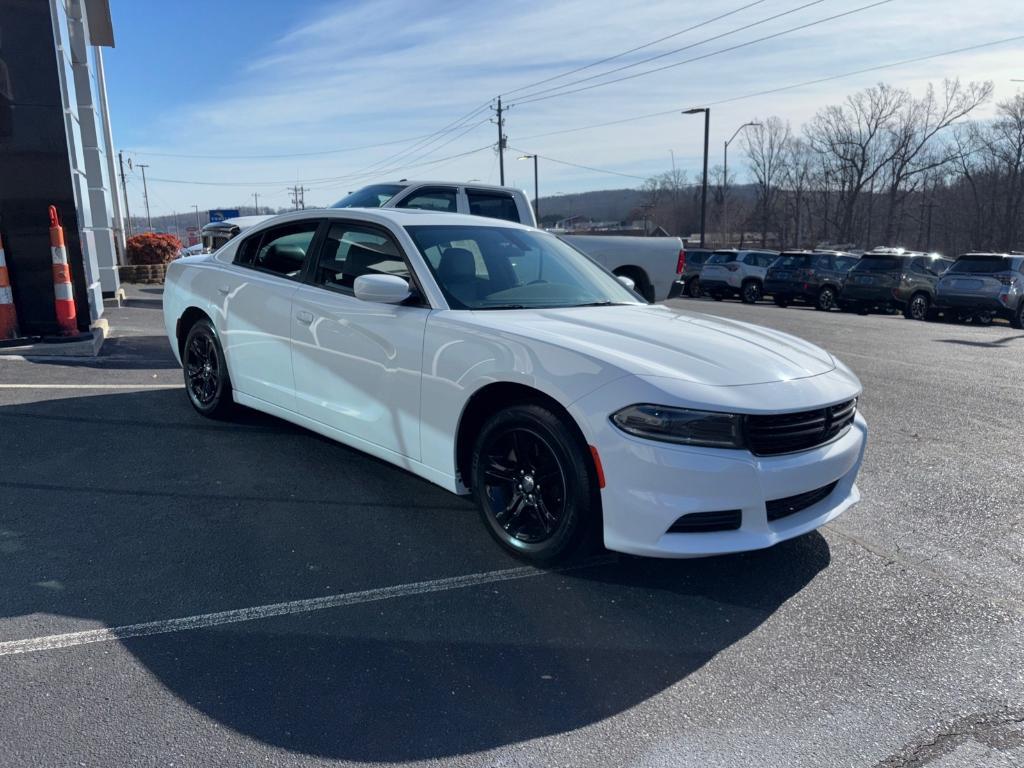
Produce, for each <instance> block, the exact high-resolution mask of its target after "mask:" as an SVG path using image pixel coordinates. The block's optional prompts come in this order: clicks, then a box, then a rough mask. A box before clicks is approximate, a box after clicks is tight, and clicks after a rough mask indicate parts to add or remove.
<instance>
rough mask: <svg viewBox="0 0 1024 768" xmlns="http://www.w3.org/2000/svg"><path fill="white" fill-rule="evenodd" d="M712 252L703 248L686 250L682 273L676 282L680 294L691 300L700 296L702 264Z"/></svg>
mask: <svg viewBox="0 0 1024 768" xmlns="http://www.w3.org/2000/svg"><path fill="white" fill-rule="evenodd" d="M712 253H714V251H712V250H709V249H705V248H687V249H686V262H685V264H684V265H683V273H682V274H681V275H680V276H679V279H678V280H677V281H676V282H677V283H679V287H680V291H679V292H680V293H683V294H686V295H687V296H689V297H690V298H691V299H696V298H698V297H699V296H700V291H701V289H700V273H701V270H703V269H704V263H705V262H706V261H707V260H708V257H710V256H711V254H712Z"/></svg>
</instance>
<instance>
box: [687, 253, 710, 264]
mask: <svg viewBox="0 0 1024 768" xmlns="http://www.w3.org/2000/svg"><path fill="white" fill-rule="evenodd" d="M707 260H708V254H707V253H701V252H698V253H690V252H689V251H687V252H686V263H687V264H690V265H692V266H695V267H699V266H700V265H701V264H703V263H704V262H705V261H707Z"/></svg>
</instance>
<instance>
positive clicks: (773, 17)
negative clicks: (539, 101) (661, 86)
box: [518, 0, 825, 104]
mask: <svg viewBox="0 0 1024 768" xmlns="http://www.w3.org/2000/svg"><path fill="white" fill-rule="evenodd" d="M823 2H825V0H810V2H807V3H804V4H803V5H798V6H797V7H796V8H791V9H789V10H788V11H782V12H780V13H776V14H773V15H771V16H766V17H765V18H763V19H758V20H757V21H752V22H750V23H749V24H744V25H743V26H741V27H735V28H734V29H730V30H728V31H726V32H721V33H719V34H717V35H713V36H712V37H706V38H704V39H703V40H697V41H695V42H692V43H689V44H687V45H684V46H682V47H681V48H674V49H672V50H671V51H665V52H664V53H659V54H657V55H656V56H649V57H647V58H646V59H641V60H640V61H635V62H633V63H632V64H624V65H622V66H621V67H616V68H615V69H609V70H607V71H606V72H599V73H598V74H596V75H590V76H589V77H583V78H580V79H579V80H573V81H572V82H569V83H562V85H556V86H553V87H551V88H544V89H543V90H540V91H534V92H533V93H528V94H526V95H525V96H522V97H520V98H521V101H519V102H518V103H520V104H525V103H527V101H526V100H533V98H534V97H535V96H540V95H541V94H545V93H551V92H552V91H557V90H560V89H562V88H568V87H570V86H573V85H578V84H579V83H586V82H589V81H591V80H597V79H598V78H601V77H607V76H608V75H614V74H615V73H616V72H622V71H624V70H627V69H633V68H634V67H639V66H641V65H642V64H649V63H650V62H652V61H657V60H658V59H664V58H665V57H666V56H672V55H674V54H677V53H682V52H683V51H688V50H690V49H691V48H696V47H697V46H699V45H704V44H705V43H711V42H714V41H715V40H721V39H722V38H723V37H729V36H730V35H735V34H736V33H738V32H743V31H745V30H748V29H751V28H753V27H758V26H760V25H762V24H767V23H768V22H769V21H775V20H776V19H781V18H782V17H783V16H789V15H791V14H794V13H797V12H798V11H802V10H804V9H805V8H809V7H810V6H812V5H820V4H821V3H823ZM654 71H657V70H654ZM612 82H615V81H612Z"/></svg>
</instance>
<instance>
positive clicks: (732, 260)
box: [700, 248, 779, 304]
mask: <svg viewBox="0 0 1024 768" xmlns="http://www.w3.org/2000/svg"><path fill="white" fill-rule="evenodd" d="M778 257H779V253H778V251H737V250H735V249H733V248H729V249H724V250H720V251H715V252H714V253H713V254H711V255H710V256H709V257H708V260H707V261H706V262H704V268H703V269H702V270H701V273H700V286H701V288H703V289H704V293H705V294H707V295H708V296H710V297H711V298H713V299H714V300H715V301H721V300H722V299H724V298H725V297H726V296H739V297H740V299H741V300H742V301H743V303H744V304H756V303H757V302H758V301H759V300H760V299H761V297H762V296H763V295H764V278H765V275H766V274H767V273H768V267H770V266H771V264H772V262H774V261H775V259H777V258H778Z"/></svg>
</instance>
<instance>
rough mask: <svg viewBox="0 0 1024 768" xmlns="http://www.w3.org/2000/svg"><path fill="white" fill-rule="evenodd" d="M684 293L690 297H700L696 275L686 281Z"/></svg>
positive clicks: (698, 280) (698, 281)
mask: <svg viewBox="0 0 1024 768" xmlns="http://www.w3.org/2000/svg"><path fill="white" fill-rule="evenodd" d="M686 295H687V296H689V297H690V298H691V299H699V298H700V279H699V278H696V277H694V278H691V279H690V282H688V283H687V284H686Z"/></svg>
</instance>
